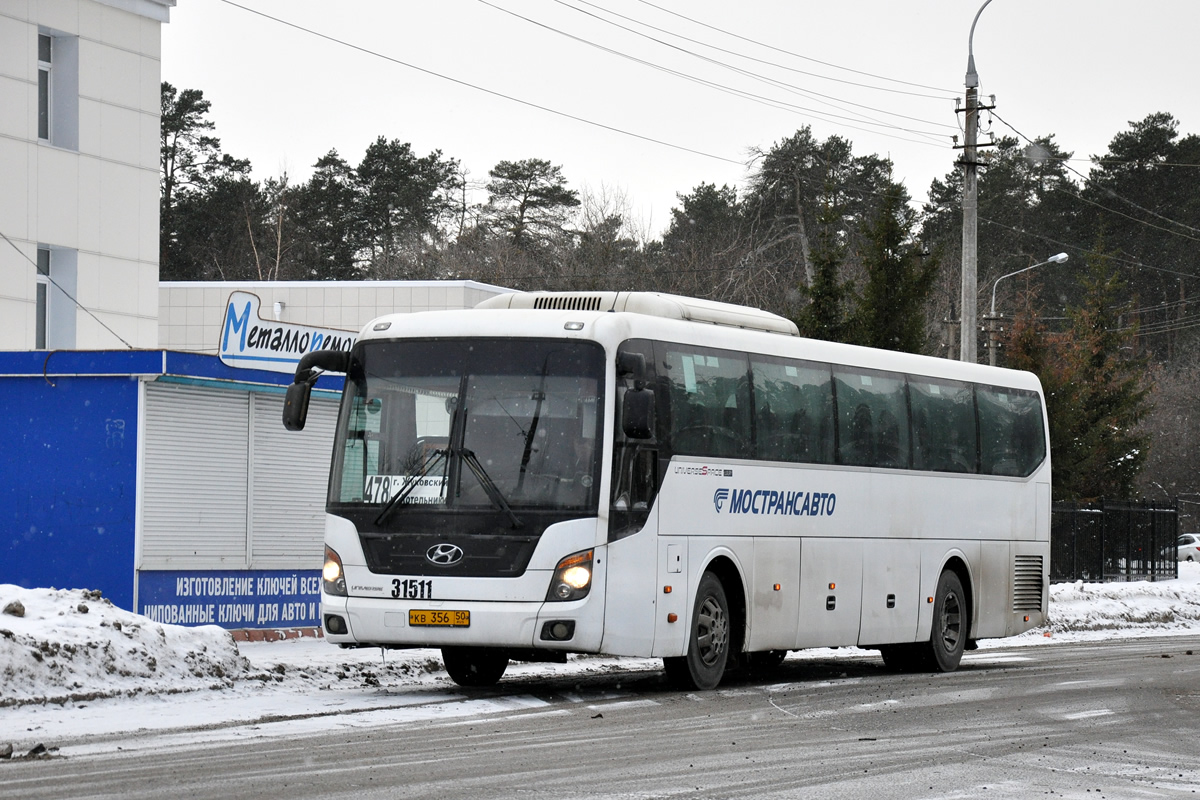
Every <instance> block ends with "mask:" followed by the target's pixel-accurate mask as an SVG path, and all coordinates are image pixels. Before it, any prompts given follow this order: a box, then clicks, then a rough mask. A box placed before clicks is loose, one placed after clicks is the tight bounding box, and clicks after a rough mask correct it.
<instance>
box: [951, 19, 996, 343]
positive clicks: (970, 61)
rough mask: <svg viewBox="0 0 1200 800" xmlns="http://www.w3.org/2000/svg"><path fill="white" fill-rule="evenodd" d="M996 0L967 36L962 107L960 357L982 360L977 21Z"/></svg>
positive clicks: (972, 26) (972, 23)
mask: <svg viewBox="0 0 1200 800" xmlns="http://www.w3.org/2000/svg"><path fill="white" fill-rule="evenodd" d="M990 2H992V0H986V2H984V4H983V5H982V6H980V7H979V11H978V12H976V14H975V19H974V21H973V22H971V35H970V37H969V38H968V39H967V76H966V80H965V81H964V83H965V84H966V87H967V107H966V108H965V109H959V110H960V111H964V112H965V113H966V118H965V119H964V120H963V122H964V124H963V134H964V136H965V139H964V142H963V157H962V165H963V196H962V212H963V230H962V326H961V328H960V329H959V356H958V357H959V359H960V360H961V361H970V362H972V363H973V362H975V361H978V360H979V350H978V345H977V341H978V340H977V339H976V333H977V329H978V325H977V324H976V313H977V306H978V294H977V288H976V280H977V277H976V276H977V275H978V272H979V256H978V244H979V238H978V228H979V176H978V172H977V168H978V166H979V159H978V139H979V111H980V105H979V74H978V73H977V72H975V52H974V49H975V45H974V40H975V25H976V24H977V23H978V22H979V15H980V14H982V13H983V9H985V8H987V7H988V3H990Z"/></svg>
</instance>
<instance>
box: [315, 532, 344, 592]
mask: <svg viewBox="0 0 1200 800" xmlns="http://www.w3.org/2000/svg"><path fill="white" fill-rule="evenodd" d="M321 586H322V588H324V589H325V594H332V595H337V596H338V597H346V596H347V594H346V574H345V572H344V571H343V570H342V559H341V557H340V556H338V554H337V553H335V552H334V551H333V550H331V549H330V548H329V546H328V545H326V547H325V566H324V567H323V568H322V569H321Z"/></svg>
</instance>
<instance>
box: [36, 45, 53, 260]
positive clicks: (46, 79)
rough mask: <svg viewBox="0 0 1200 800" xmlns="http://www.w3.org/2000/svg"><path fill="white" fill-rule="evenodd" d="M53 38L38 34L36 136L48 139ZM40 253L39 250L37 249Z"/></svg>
mask: <svg viewBox="0 0 1200 800" xmlns="http://www.w3.org/2000/svg"><path fill="white" fill-rule="evenodd" d="M53 43H54V40H53V39H52V38H51V37H49V36H47V35H46V34H44V33H39V34H38V138H39V139H45V140H46V141H49V140H50V64H51V61H50V58H51V50H52V48H53ZM38 252H39V253H41V251H40V250H39V251H38Z"/></svg>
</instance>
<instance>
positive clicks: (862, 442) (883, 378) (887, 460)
mask: <svg viewBox="0 0 1200 800" xmlns="http://www.w3.org/2000/svg"><path fill="white" fill-rule="evenodd" d="M833 377H834V385H835V388H836V391H837V408H838V463H840V464H850V465H853V466H859V467H886V468H891V469H907V468H908V466H909V463H910V459H909V431H908V392H907V390H906V386H905V379H904V376H902V375H895V374H892V373H887V372H877V371H875V370H861V371H855V372H851V371H849V370H843V369H835V370H834V373H833Z"/></svg>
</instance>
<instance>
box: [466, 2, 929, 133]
mask: <svg viewBox="0 0 1200 800" xmlns="http://www.w3.org/2000/svg"><path fill="white" fill-rule="evenodd" d="M478 2H479V3H481V4H482V5H485V6H488V7H489V8H492V9H495V10H496V11H500V12H502V13H504V14H508V15H509V16H512V17H515V18H516V19H519V20H522V21H523V22H527V23H529V24H531V25H536V26H537V27H539V28H544V29H545V30H548V31H551V32H553V33H556V34H558V35H560V36H565V37H566V38H568V39H572V40H574V41H576V42H579V43H580V44H585V45H588V46H589V47H594V48H596V49H597V50H601V51H603V52H606V53H609V54H611V55H614V56H617V57H619V58H624V59H626V60H629V61H632V62H634V63H636V64H640V65H642V66H645V67H649V68H651V69H655V70H658V71H660V72H664V73H667V74H668V75H673V76H675V77H677V78H682V79H683V80H687V81H691V82H693V83H698V84H700V85H702V86H708V87H709V88H712V89H716V90H718V91H722V92H725V93H727V94H733V95H735V96H738V97H742V98H744V99H748V100H752V101H754V102H760V103H764V104H766V105H770V106H772V107H774V108H779V109H781V110H793V111H796V112H804V113H807V114H809V115H812V116H815V117H817V118H818V119H822V120H824V121H827V122H832V121H833V120H851V121H854V122H858V123H860V124H865V125H875V126H878V127H883V128H891V129H893V130H898V131H903V132H905V133H912V134H916V135H918V136H928V137H930V138H934V139H936V138H940V137H943V136H944V134H939V133H935V132H931V131H921V130H915V129H912V128H905V127H903V126H900V125H893V124H891V123H888V122H880V121H875V120H871V119H870V118H865V117H864V115H862V114H858V115H856V117H846V116H842V115H840V114H833V113H830V112H828V111H819V110H817V109H813V108H807V107H805V106H798V105H795V104H793V103H787V102H784V101H782V100H776V99H773V98H769V97H764V96H762V95H758V94H754V93H753V92H748V91H746V90H744V89H737V88H734V87H731V86H726V85H724V84H720V83H717V82H715V81H710V80H707V79H704V78H700V77H697V76H695V75H689V74H688V73H685V72H680V71H679V70H674V69H671V68H670V67H664V66H662V65H660V64H655V63H654V62H652V61H647V60H645V59H642V58H638V57H636V56H632V55H629V54H628V53H624V52H622V51H620V50H616V49H614V48H611V47H608V46H606V45H602V44H598V43H596V42H593V41H590V40H588V39H584V38H583V37H580V36H576V35H575V34H572V33H568V32H566V31H563V30H560V29H559V28H555V27H553V26H552V25H547V24H546V23H544V22H539V21H537V20H535V19H532V18H530V17H526V16H524V15H522V14H518V13H516V12H515V11H511V10H509V9H507V8H503V7H501V6H498V5H495V4H494V3H491V2H488V0H478ZM576 10H579V9H576ZM579 11H580V13H584V14H587V13H588V12H586V11H581V10H579ZM589 16H592V17H594V18H596V19H599V18H598V17H595V15H593V14H589ZM600 21H601V22H605V23H607V24H615V23H611V22H608V20H600ZM618 27H621V26H618ZM622 30H629V29H627V28H623V27H622ZM629 32H630V33H633V34H634V35H636V36H644V34H640V33H638V32H637V31H629ZM646 38H650V37H646ZM651 40H652V41H655V42H658V43H659V44H662V45H663V46H665V47H670V48H672V49H675V50H680V51H681V52H684V53H688V54H689V55H692V56H694V57H696V58H700V59H703V60H705V61H708V62H710V63H713V64H717V65H718V66H722V67H725V68H727V69H731V70H734V71H736V72H739V73H741V74H743V75H746V76H748V77H753V78H756V79H759V80H763V81H767V82H769V83H772V84H774V85H775V86H778V87H787V88H790V89H796V90H797V91H798V92H800V93H801V94H804V93H805V91H804V90H802V89H797V87H791V86H789V85H788V84H783V83H781V82H779V81H774V80H771V79H769V78H765V77H763V76H760V75H756V74H754V73H751V72H748V71H746V70H742V69H739V68H738V67H733V66H730V65H728V64H723V63H721V62H719V61H715V60H713V59H711V58H708V57H707V56H703V55H700V54H698V53H692V52H691V51H688V50H683V49H682V48H679V47H676V46H675V45H672V44H668V43H666V42H662V41H659V40H657V39H651ZM885 113H886V112H885ZM830 118H832V119H830ZM922 121H924V120H922ZM834 124H839V125H844V126H845V127H848V128H853V129H854V130H862V131H865V132H867V133H875V134H877V135H880V136H888V137H890V138H895V139H899V140H901V141H905V142H911V143H913V144H923V145H928V146H931V147H941V146H944V145H940V144H936V143H934V142H926V141H918V140H916V139H908V138H906V137H903V136H896V135H895V134H889V133H885V132H882V131H872V130H868V129H865V128H860V127H858V126H856V125H851V124H848V122H844V121H843V122H834ZM932 124H935V125H937V124H940V123H932Z"/></svg>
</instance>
